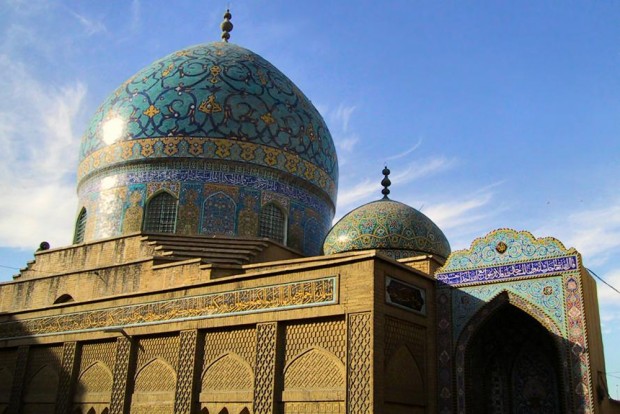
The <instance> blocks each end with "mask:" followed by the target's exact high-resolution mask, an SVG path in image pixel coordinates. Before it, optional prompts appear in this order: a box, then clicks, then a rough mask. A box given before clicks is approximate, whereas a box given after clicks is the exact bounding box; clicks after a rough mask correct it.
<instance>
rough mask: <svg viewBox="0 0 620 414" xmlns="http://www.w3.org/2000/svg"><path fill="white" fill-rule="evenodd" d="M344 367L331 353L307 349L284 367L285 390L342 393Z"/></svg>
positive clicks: (344, 383)
mask: <svg viewBox="0 0 620 414" xmlns="http://www.w3.org/2000/svg"><path fill="white" fill-rule="evenodd" d="M345 378H346V374H345V367H344V365H343V364H342V361H340V359H339V358H338V357H337V356H336V355H334V354H332V353H331V352H329V351H327V350H325V349H323V348H318V347H312V348H308V349H306V350H304V351H302V352H300V353H299V354H297V356H295V357H294V358H292V359H291V361H290V362H289V363H288V364H287V365H286V366H285V367H284V389H285V390H288V391H290V390H302V389H303V390H307V391H311V390H325V389H330V390H332V391H344V389H345V386H346V381H345Z"/></svg>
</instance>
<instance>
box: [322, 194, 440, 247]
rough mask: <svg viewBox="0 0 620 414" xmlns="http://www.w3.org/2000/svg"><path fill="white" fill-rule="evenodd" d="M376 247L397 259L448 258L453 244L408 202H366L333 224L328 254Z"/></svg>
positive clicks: (386, 200) (327, 240) (326, 242)
mask: <svg viewBox="0 0 620 414" xmlns="http://www.w3.org/2000/svg"><path fill="white" fill-rule="evenodd" d="M367 249H377V250H380V251H382V252H383V253H385V254H387V255H388V256H391V257H393V258H395V259H400V258H404V257H411V256H417V255H422V254H432V255H437V256H441V257H442V258H444V259H445V258H447V257H448V256H449V255H450V244H449V243H448V240H447V239H446V236H445V235H444V234H443V232H442V231H441V229H440V228H439V227H437V225H436V224H435V223H433V221H432V220H431V219H429V218H428V217H427V216H425V215H424V214H422V213H421V212H419V211H418V210H416V209H414V208H413V207H410V206H408V205H406V204H403V203H400V202H398V201H393V200H390V199H387V198H385V199H382V200H378V201H373V202H370V203H368V204H364V205H363V206H361V207H358V208H356V209H355V210H353V211H351V212H350V213H349V214H347V215H346V216H344V217H343V218H342V219H340V221H338V223H336V224H335V225H334V227H332V229H331V230H330V232H329V233H328V234H327V237H326V238H325V242H324V243H323V251H324V252H325V254H334V253H342V252H349V251H356V250H367Z"/></svg>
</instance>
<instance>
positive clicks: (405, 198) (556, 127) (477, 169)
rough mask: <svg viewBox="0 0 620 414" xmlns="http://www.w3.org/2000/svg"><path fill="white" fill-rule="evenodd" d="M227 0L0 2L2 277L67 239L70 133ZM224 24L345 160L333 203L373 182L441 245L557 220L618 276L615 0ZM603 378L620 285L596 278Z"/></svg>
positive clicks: (333, 8) (357, 200)
mask: <svg viewBox="0 0 620 414" xmlns="http://www.w3.org/2000/svg"><path fill="white" fill-rule="evenodd" d="M227 4H228V3H227V2H224V1H202V2H198V1H185V0H176V1H175V2H174V3H170V2H164V1H156V0H150V1H148V2H146V1H137V0H134V1H121V0H109V1H105V2H92V1H77V0H76V1H68V0H67V1H61V0H58V1H44V0H4V1H3V2H1V3H0V71H1V73H2V74H3V76H2V77H0V145H1V148H2V149H3V162H2V163H1V164H0V194H1V197H0V212H1V214H0V266H2V267H0V281H4V280H10V277H11V275H13V274H14V273H15V272H16V271H15V270H14V269H12V268H19V267H22V266H24V265H25V263H26V261H27V260H30V259H31V258H32V252H33V251H34V250H35V249H36V247H37V246H38V244H39V243H40V242H41V241H43V240H47V241H49V242H50V244H51V245H52V246H56V247H58V246H62V245H66V244H69V243H70V241H71V236H72V228H73V221H74V219H75V214H76V208H77V198H76V195H75V170H76V165H77V154H78V147H79V140H80V136H81V134H82V132H83V131H84V130H85V128H86V125H87V123H88V120H89V117H90V116H91V115H92V114H93V113H94V112H95V110H96V108H97V106H98V105H99V104H100V103H101V102H102V101H103V100H104V98H105V97H106V96H107V95H108V94H109V93H111V92H112V91H113V90H114V89H115V88H116V87H117V86H118V85H119V84H120V83H122V82H123V81H125V80H126V79H127V78H129V77H130V76H131V75H133V74H134V73H136V72H137V71H138V70H140V69H141V68H142V67H144V66H146V65H148V64H149V63H151V62H152V61H154V60H156V59H158V58H160V57H163V56H165V55H167V54H169V53H171V52H173V51H175V50H178V49H181V48H184V47H186V46H190V45H193V44H197V43H202V42H210V41H215V40H218V39H219V24H220V22H221V20H222V17H221V16H222V14H223V11H224V9H225V7H226V6H227ZM231 8H232V13H233V23H234V25H235V28H234V30H233V32H232V38H231V41H232V42H234V43H238V44H240V45H242V46H244V47H247V48H249V49H251V50H253V51H254V52H256V53H258V54H260V55H261V56H263V57H265V58H266V59H268V60H269V61H270V62H272V63H273V64H274V65H275V66H277V67H278V68H279V69H280V70H282V72H284V73H285V74H287V76H289V77H290V78H291V79H292V80H293V81H294V82H295V83H296V84H297V85H298V86H299V87H300V88H301V89H302V90H303V91H304V92H305V94H306V95H307V96H308V97H309V98H310V99H311V100H312V102H313V103H314V104H315V105H316V106H317V108H318V109H319V110H320V111H321V113H322V114H323V116H324V118H325V120H326V122H327V124H328V126H329V128H330V130H331V132H332V135H333V137H334V140H335V142H336V147H337V149H338V156H339V160H340V190H339V201H338V210H337V217H340V216H342V215H344V214H345V213H346V212H348V211H350V210H351V209H352V208H354V207H356V206H358V205H360V204H362V203H365V202H367V201H371V200H373V199H377V198H379V197H380V189H381V187H380V185H379V183H380V181H381V178H382V176H381V169H382V168H383V164H384V163H386V162H387V163H388V165H389V167H390V169H391V170H392V176H391V178H392V182H393V185H392V188H391V189H392V194H391V196H392V198H393V199H396V200H399V201H402V202H405V203H408V204H410V205H411V206H413V207H416V208H418V209H421V210H422V211H423V212H424V213H425V214H426V215H428V216H429V217H431V218H432V219H433V220H434V221H435V222H436V223H437V224H438V225H439V226H440V227H441V228H442V229H443V230H444V232H445V234H446V236H447V237H448V239H449V240H450V243H451V245H452V248H453V250H456V249H462V248H466V247H468V246H469V244H470V243H471V241H472V240H473V239H475V238H476V237H480V236H483V235H485V234H486V233H487V232H489V231H491V230H493V229H496V228H501V227H510V228H514V229H517V230H529V231H531V232H532V233H533V234H534V235H535V236H537V237H544V236H554V237H557V238H558V239H560V240H561V241H563V242H564V244H565V245H566V246H567V247H575V248H577V249H578V250H579V251H580V252H581V253H582V254H583V256H584V264H585V265H586V266H587V267H589V268H591V269H592V270H593V271H595V272H596V273H597V274H598V275H599V276H601V277H603V278H604V279H605V280H606V281H607V282H609V283H611V284H612V285H614V286H615V287H616V288H618V289H620V193H619V192H618V189H619V188H620V186H619V178H618V177H620V162H619V161H620V157H619V154H620V76H619V73H620V25H618V21H619V19H620V2H612V1H596V2H586V1H582V2H580V1H571V2H557V1H520V2H509V1H493V2H491V1H478V2H456V1H445V2H431V1H410V0H407V1H404V0H403V1H385V2H378V1H355V2H353V1H338V2H334V1H312V2H309V1H306V2H291V1H281V0H270V1H266V0H265V1H263V0H255V1H251V2H244V3H241V2H239V3H237V2H232V4H231ZM599 299H600V304H601V318H602V325H603V333H604V340H605V347H606V350H607V352H606V359H607V371H608V372H609V373H610V375H609V376H608V381H609V384H610V387H609V388H610V392H611V394H612V395H613V396H614V397H616V396H617V393H618V386H619V385H620V353H618V352H614V350H616V349H618V348H619V347H620V294H618V293H616V292H614V291H613V290H611V289H609V288H608V287H606V286H604V285H601V284H600V283H599Z"/></svg>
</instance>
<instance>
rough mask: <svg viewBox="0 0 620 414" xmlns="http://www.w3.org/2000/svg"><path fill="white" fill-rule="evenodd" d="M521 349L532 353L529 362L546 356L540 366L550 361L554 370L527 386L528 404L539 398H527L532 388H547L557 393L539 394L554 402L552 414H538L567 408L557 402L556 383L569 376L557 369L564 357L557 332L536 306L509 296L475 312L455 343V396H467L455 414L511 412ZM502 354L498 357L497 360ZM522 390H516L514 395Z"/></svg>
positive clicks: (559, 335)
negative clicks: (546, 413) (533, 385)
mask: <svg viewBox="0 0 620 414" xmlns="http://www.w3.org/2000/svg"><path fill="white" fill-rule="evenodd" d="M513 331H514V332H513ZM531 341H535V342H536V346H534V347H532V346H531V343H530V342H531ZM496 342H497V343H496ZM525 346H530V349H532V350H534V351H535V352H533V353H531V355H530V356H536V355H535V354H537V353H540V352H543V353H544V354H545V356H544V357H541V358H539V359H540V360H544V359H547V360H549V359H551V360H553V369H552V370H547V374H548V378H546V379H544V380H542V381H540V380H537V381H533V382H532V381H530V383H529V384H530V385H529V387H530V388H529V392H530V394H531V395H532V396H533V397H532V398H537V395H538V394H537V392H533V393H532V392H531V391H532V389H531V384H544V385H549V384H552V388H553V387H556V388H553V389H552V388H549V389H547V390H545V392H543V393H542V394H545V395H551V396H553V398H555V400H554V401H555V403H554V404H556V405H555V409H556V410H557V411H553V410H552V411H545V410H543V411H540V412H549V413H556V412H563V411H562V407H561V406H562V405H564V406H567V405H566V404H567V398H568V396H567V395H564V396H563V398H564V400H563V401H560V400H559V399H560V398H562V397H560V396H559V395H560V393H558V388H557V387H558V386H559V384H560V383H563V382H564V383H567V381H568V380H569V378H568V377H569V374H568V371H567V367H562V364H561V363H560V361H561V360H564V359H565V358H566V353H567V351H566V346H565V344H564V340H563V335H562V333H561V330H560V328H559V327H558V326H557V325H556V323H555V322H554V321H553V320H552V319H551V318H550V317H549V316H548V315H547V314H546V313H545V312H544V311H542V310H541V309H540V308H538V307H537V306H536V305H534V304H532V303H531V302H529V301H527V300H526V299H524V298H522V297H520V296H519V295H517V294H514V293H512V292H508V291H502V292H501V293H499V294H498V295H496V296H495V297H494V298H493V299H491V300H490V301H489V302H488V303H487V304H485V305H484V306H483V307H482V308H481V309H479V310H478V311H477V312H476V313H475V314H474V315H473V316H472V318H471V319H470V320H469V321H468V323H467V324H466V325H465V327H464V329H463V330H462V332H461V335H460V336H459V338H458V341H457V342H456V346H455V364H456V366H455V368H456V385H457V392H458V393H459V394H462V395H465V396H466V398H458V399H457V403H458V411H459V412H465V411H467V412H479V411H480V410H482V411H484V410H490V411H493V412H495V411H497V410H500V411H501V410H503V409H506V410H508V411H510V412H512V411H511V410H513V408H515V406H514V404H516V399H515V398H513V396H512V394H513V393H514V388H515V383H514V382H513V381H514V378H513V376H512V372H513V371H514V370H516V369H517V368H518V367H520V366H521V365H522V364H521V363H520V362H519V361H518V360H517V359H518V358H517V356H518V355H522V352H521V351H522V349H521V348H522V347H525ZM483 348H484V349H483ZM501 352H503V354H501V355H500V353H501ZM528 355H529V354H528ZM520 364H521V365H520ZM528 371H530V372H531V370H528ZM524 383H525V382H524V381H521V385H523V384H524ZM523 390H524V388H521V389H519V392H521V393H522V392H523ZM546 404H549V403H546ZM511 407H512V408H511ZM547 408H548V407H547ZM531 412H539V411H531Z"/></svg>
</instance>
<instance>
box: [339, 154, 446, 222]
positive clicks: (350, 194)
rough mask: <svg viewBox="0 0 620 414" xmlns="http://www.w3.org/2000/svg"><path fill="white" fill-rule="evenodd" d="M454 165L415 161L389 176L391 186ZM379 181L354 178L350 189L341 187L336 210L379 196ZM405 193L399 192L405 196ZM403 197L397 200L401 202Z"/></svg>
mask: <svg viewBox="0 0 620 414" xmlns="http://www.w3.org/2000/svg"><path fill="white" fill-rule="evenodd" d="M452 165H454V161H453V160H448V159H446V158H442V157H438V158H431V159H427V160H423V161H419V160H416V161H415V162H413V163H411V164H409V165H408V166H407V167H406V168H405V169H401V170H399V171H398V173H397V174H394V175H390V181H391V182H392V185H394V184H398V185H404V184H407V183H410V182H412V181H415V180H418V179H420V178H423V177H427V176H430V175H433V174H436V173H439V172H441V171H444V170H446V169H448V168H450V167H452ZM380 189H381V186H380V180H379V179H376V178H375V179H372V180H371V179H370V178H365V179H363V180H362V181H360V177H355V185H353V186H352V187H341V188H340V190H339V192H338V209H339V210H340V211H348V210H349V208H350V207H351V206H354V207H357V206H359V205H360V204H361V203H362V202H364V201H370V200H369V198H371V196H372V195H375V198H378V196H379V195H380V194H381V192H380ZM405 193H406V191H401V194H405ZM402 198H403V197H400V198H399V199H400V200H402Z"/></svg>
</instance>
